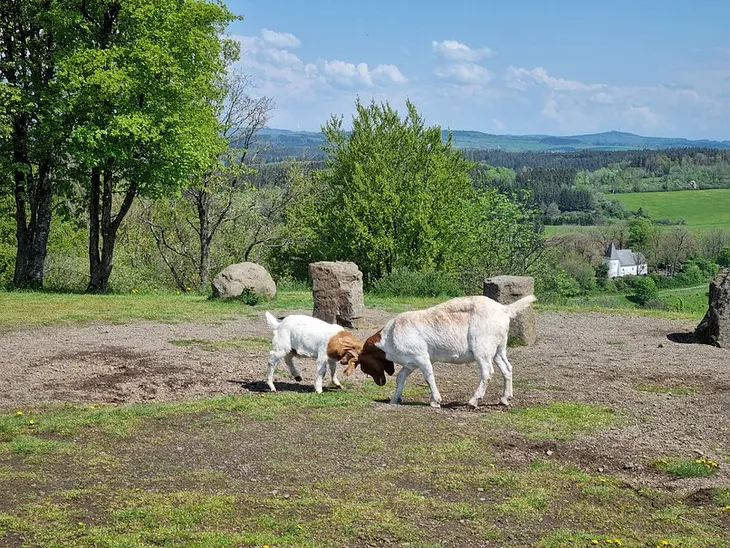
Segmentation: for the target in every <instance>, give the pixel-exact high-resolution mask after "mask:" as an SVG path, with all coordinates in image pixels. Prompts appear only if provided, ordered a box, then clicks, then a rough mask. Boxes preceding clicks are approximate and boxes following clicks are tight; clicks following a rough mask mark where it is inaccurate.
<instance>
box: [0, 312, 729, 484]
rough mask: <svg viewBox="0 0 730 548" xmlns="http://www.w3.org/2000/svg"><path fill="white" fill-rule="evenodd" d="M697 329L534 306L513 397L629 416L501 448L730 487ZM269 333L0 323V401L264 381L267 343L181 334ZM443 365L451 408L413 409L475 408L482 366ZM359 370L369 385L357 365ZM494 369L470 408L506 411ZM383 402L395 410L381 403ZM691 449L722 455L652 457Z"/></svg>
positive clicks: (720, 392) (725, 393)
mask: <svg viewBox="0 0 730 548" xmlns="http://www.w3.org/2000/svg"><path fill="white" fill-rule="evenodd" d="M391 316H392V314H389V313H385V312H382V311H374V310H373V311H368V313H367V315H366V317H365V318H364V320H363V322H362V326H361V327H360V328H358V329H357V330H356V334H357V335H359V336H361V337H366V336H368V335H369V334H372V333H373V332H374V331H376V330H377V329H379V328H380V327H381V326H382V325H383V324H384V323H385V322H386V321H387V319H388V318H389V317H391ZM695 325H696V322H692V321H688V320H669V319H657V318H646V317H638V316H628V315H611V314H603V313H560V312H541V313H538V316H537V329H538V336H539V341H538V343H537V344H536V345H534V346H530V347H517V348H511V349H510V350H509V352H508V353H509V356H510V361H511V362H512V364H513V366H514V370H515V374H514V375H515V376H514V378H515V401H514V406H515V407H517V408H519V407H526V406H531V405H535V404H540V403H549V402H553V401H577V402H587V403H595V404H600V405H606V406H610V407H612V408H614V409H616V410H617V411H618V412H620V413H621V414H622V415H624V416H625V418H626V426H622V427H615V428H612V429H609V430H605V431H602V432H599V433H598V434H596V435H593V436H587V437H586V436H583V437H579V438H577V439H576V440H574V441H572V442H567V443H561V444H559V445H558V444H555V443H553V442H531V443H529V444H524V443H518V442H517V441H516V442H515V443H505V444H504V447H503V449H504V451H505V452H506V453H509V454H511V456H512V458H515V459H520V458H524V459H528V458H534V455H535V454H536V453H543V454H545V455H551V454H553V453H554V452H556V451H560V453H561V455H559V456H560V457H562V458H564V459H566V460H570V461H574V462H576V463H577V464H579V465H581V466H585V467H587V468H589V469H592V470H606V471H607V472H610V473H614V474H617V475H620V476H623V477H625V478H626V479H627V481H630V482H632V483H634V482H635V483H639V484H653V485H661V486H662V487H664V488H666V487H669V488H671V489H687V491H688V492H700V493H701V492H702V489H703V488H705V487H711V486H718V485H724V486H729V485H730V473H729V472H728V468H730V420H729V419H730V352H728V351H727V350H724V349H720V348H715V347H711V346H705V345H698V344H686V343H682V342H677V341H681V340H682V337H681V336H679V335H681V334H682V333H687V332H690V331H692V330H693V329H694V327H695ZM268 337H270V331H269V329H268V327H267V326H266V323H265V321H264V319H263V317H261V318H250V317H240V318H238V319H236V320H234V321H227V322H225V323H218V324H199V323H183V324H173V325H171V324H162V323H151V322H140V323H132V324H127V325H108V324H94V325H78V326H68V325H66V326H53V327H43V328H33V329H12V330H4V331H0V411H13V410H16V409H21V408H24V407H26V406H35V405H38V404H42V403H47V402H83V403H94V402H106V403H116V404H122V403H133V402H150V401H172V400H184V399H189V398H194V397H198V396H217V395H222V394H242V393H246V392H262V391H266V390H267V389H266V387H265V384H264V383H263V378H264V376H265V369H266V357H267V353H268V349H267V347H266V345H264V344H262V343H261V341H260V340H259V341H255V340H253V341H251V345H250V346H247V345H245V344H244V345H243V346H241V345H238V346H232V347H225V346H224V345H223V346H221V347H220V348H211V346H210V345H203V344H186V345H181V344H179V343H178V344H175V341H185V340H187V341H190V340H192V339H195V340H200V341H227V340H232V339H239V340H240V339H260V338H268ZM299 363H300V366H301V367H300V369H301V370H302V374H303V376H304V381H303V383H301V384H297V383H295V382H294V381H293V379H291V378H290V376H289V373H288V371H287V370H286V367H285V366H283V364H282V367H281V368H280V369H279V371H278V373H277V376H276V379H277V386H278V387H279V390H311V389H312V388H311V386H312V382H313V379H314V368H315V366H314V362H313V361H312V360H299ZM435 370H436V380H437V383H438V385H439V389H440V390H441V394H442V396H443V399H444V408H443V409H442V410H440V411H434V410H431V409H430V408H428V407H425V406H412V407H410V409H409V411H411V412H417V413H432V412H439V413H450V414H454V415H459V414H468V413H473V412H474V411H470V410H468V409H467V408H466V406H465V405H464V403H465V402H466V401H467V400H468V398H469V396H470V395H471V394H472V392H473V391H474V389H475V387H476V383H477V380H478V373H477V370H476V367H475V366H474V365H448V364H437V365H436V367H435ZM354 379H355V380H354V382H356V383H359V382H365V377H364V376H363V375H362V373H360V372H359V371H358V373H357V374H356V376H355V377H354ZM494 379H495V380H494V381H493V382H492V383H491V386H490V389H489V390H488V392H487V396H486V398H485V404H486V405H485V406H484V407H482V408H480V409H478V410H477V411H475V412H477V413H479V412H481V413H491V412H502V409H500V408H499V406H497V405H494V404H495V403H496V402H497V401H498V392H499V390H500V388H501V378H500V377H499V374H497V375H496V376H495V378H494ZM368 382H370V381H368ZM422 382H423V381H422V379H421V378H420V376H419V375H418V374H414V375H412V376H411V378H410V379H409V380H408V384H409V385H411V384H418V383H422ZM389 385H390V386H391V387H392V386H393V380H392V379H391V380H389ZM669 388H687V389H689V393H687V394H682V395H670V394H668V393H666V392H662V390H665V389H669ZM651 390H657V391H651ZM424 393H425V392H424ZM420 401H421V402H422V403H425V402H427V401H428V397H427V396H424V397H423V398H422V399H421V400H420ZM411 403H412V402H411ZM377 405H379V406H381V405H382V406H383V408H384V409H385V408H387V407H389V406H388V405H387V404H386V403H384V402H378V403H377ZM302 435H306V433H303V434H302ZM695 454H696V455H705V456H707V457H708V458H711V459H714V460H716V461H718V462H720V463H724V464H722V465H721V469H720V472H719V474H717V475H715V476H713V477H711V478H704V479H702V478H695V479H686V480H672V481H671V482H670V481H669V480H667V478H666V475H662V474H658V473H656V472H654V471H653V470H652V469H650V468H649V467H648V466H647V462H648V461H649V460H650V459H652V458H660V457H667V456H682V457H687V456H691V455H695ZM698 490H699V491H698ZM698 496H699V495H698Z"/></svg>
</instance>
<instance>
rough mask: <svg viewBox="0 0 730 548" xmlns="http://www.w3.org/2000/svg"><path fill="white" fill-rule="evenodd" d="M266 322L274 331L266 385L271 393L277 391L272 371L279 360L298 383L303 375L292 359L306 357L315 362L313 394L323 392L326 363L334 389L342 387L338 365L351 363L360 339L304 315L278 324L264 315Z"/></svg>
mask: <svg viewBox="0 0 730 548" xmlns="http://www.w3.org/2000/svg"><path fill="white" fill-rule="evenodd" d="M266 323H268V324H269V327H271V329H273V331H274V337H273V339H272V343H271V344H272V348H271V352H269V368H268V375H267V377H266V384H267V385H268V386H269V388H270V389H271V391H272V392H276V387H275V386H274V371H275V370H276V366H277V365H278V364H279V362H280V361H281V359H282V358H283V359H284V362H285V363H286V365H287V366H288V367H289V372H290V373H291V374H292V376H293V377H294V379H295V380H296V381H297V382H300V381H301V380H302V376H301V374H300V373H299V370H298V369H297V366H296V365H295V364H294V359H293V358H294V356H307V357H310V358H315V359H316V360H317V375H316V377H315V380H314V390H315V392H322V383H323V381H324V375H325V373H326V372H327V365H328V364H329V368H330V373H331V375H332V382H333V383H334V385H335V386H336V387H337V388H342V385H341V384H340V381H339V380H338V379H337V371H336V370H337V363H338V362H339V363H340V364H342V365H348V364H350V363H352V364H354V362H355V361H356V360H357V357H358V356H359V354H360V350H362V345H363V343H362V341H361V340H360V339H358V338H357V337H355V336H354V335H353V334H352V333H350V332H349V331H346V330H345V329H344V328H343V327H342V326H339V325H334V324H330V323H327V322H323V321H322V320H319V319H317V318H313V317H312V316H305V315H304V314H292V315H291V316H287V317H286V318H284V319H283V320H282V321H281V322H279V321H278V320H277V319H276V318H275V317H274V316H272V315H271V314H270V313H269V312H267V313H266Z"/></svg>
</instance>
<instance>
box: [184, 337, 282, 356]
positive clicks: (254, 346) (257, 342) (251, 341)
mask: <svg viewBox="0 0 730 548" xmlns="http://www.w3.org/2000/svg"><path fill="white" fill-rule="evenodd" d="M170 344H174V345H176V346H197V347H198V348H200V349H202V350H207V351H209V352H214V351H216V350H225V349H237V348H242V349H249V350H260V349H268V348H270V347H271V339H267V338H264V337H249V338H243V339H227V340H225V341H219V340H212V339H172V340H170Z"/></svg>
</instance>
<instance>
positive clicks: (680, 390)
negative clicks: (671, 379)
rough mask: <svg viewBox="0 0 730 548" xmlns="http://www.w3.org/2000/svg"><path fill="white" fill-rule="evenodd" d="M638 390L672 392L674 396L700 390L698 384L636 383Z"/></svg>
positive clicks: (661, 392)
mask: <svg viewBox="0 0 730 548" xmlns="http://www.w3.org/2000/svg"><path fill="white" fill-rule="evenodd" d="M634 390H636V391H637V392H653V393H655V394H670V395H672V396H687V395H689V394H696V393H697V392H699V391H700V389H699V388H697V387H696V386H662V385H658V384H651V383H637V384H635V385H634Z"/></svg>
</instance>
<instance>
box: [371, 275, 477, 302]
mask: <svg viewBox="0 0 730 548" xmlns="http://www.w3.org/2000/svg"><path fill="white" fill-rule="evenodd" d="M370 290H371V291H372V292H373V293H375V294H376V295H380V296H382V297H458V296H460V295H463V291H462V290H461V287H460V286H459V283H458V282H457V281H456V279H455V278H454V277H453V276H451V275H449V274H445V273H443V272H437V271H436V270H423V271H420V272H413V271H410V270H407V269H396V270H394V271H393V272H391V273H390V274H387V275H385V276H383V277H382V278H380V279H379V280H377V281H376V282H374V283H373V284H372V286H371V288H370Z"/></svg>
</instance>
